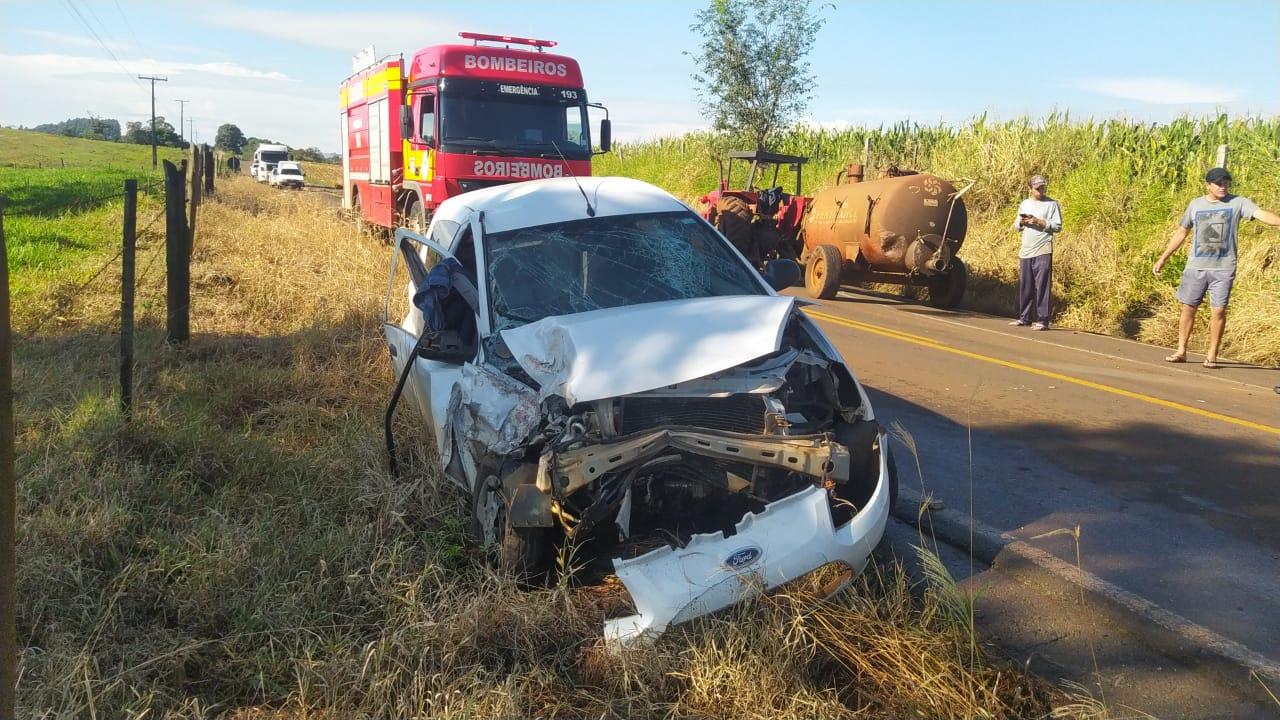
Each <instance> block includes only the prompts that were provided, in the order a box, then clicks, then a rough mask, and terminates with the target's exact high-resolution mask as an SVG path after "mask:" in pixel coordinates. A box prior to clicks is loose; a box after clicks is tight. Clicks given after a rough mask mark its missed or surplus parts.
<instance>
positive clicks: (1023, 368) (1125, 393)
mask: <svg viewBox="0 0 1280 720" xmlns="http://www.w3.org/2000/svg"><path fill="white" fill-rule="evenodd" d="M807 315H808V316H809V317H810V318H811V319H813V320H814V321H822V322H828V323H831V324H833V325H838V326H842V327H846V328H849V329H851V330H860V331H862V332H867V333H871V334H873V335H881V336H883V337H887V338H891V339H894V340H899V341H902V342H905V343H912V344H914V345H919V346H921V347H927V348H932V349H934V350H937V351H939V352H946V353H951V354H953V355H959V356H961V357H965V358H969V359H971V360H978V361H980V362H985V363H990V364H992V365H998V366H1001V367H1005V368H1008V369H1010V370H1017V371H1020V372H1025V373H1028V374H1030V375H1039V376H1041V377H1047V378H1050V379H1053V380H1057V381H1059V382H1066V383H1071V384H1072V385H1078V386H1080V387H1085V388H1090V389H1092V390H1097V391H1098V392H1103V393H1107V394H1109V395H1115V396H1117V397H1124V398H1128V399H1130V400H1137V401H1139V402H1144V403H1147V404H1149V405H1156V406H1158V407H1165V408H1169V409H1171V410H1177V411H1179V412H1184V413H1187V414H1190V415H1197V416H1199V417H1203V418H1208V419H1210V420H1217V421H1218V422H1222V423H1227V424H1230V425H1236V426H1239V427H1243V428H1247V429H1249V430H1255V431H1258V432H1263V433H1268V434H1271V435H1280V427H1273V426H1271V425H1264V424H1262V423H1258V422H1254V421H1252V420H1245V419H1244V418H1238V417H1235V416H1232V415H1227V414H1225V413H1220V412H1215V411H1212V410H1205V409H1203V408H1198V407H1194V406H1192V405H1186V404H1183V403H1180V402H1175V401H1173V400H1165V399H1164V398H1159V397H1156V396H1154V395H1147V394H1146V393H1141V392H1136V391H1133V390H1125V389H1124V388H1120V387H1115V386H1113V385H1107V384H1106V383H1100V382H1095V381H1093V380H1086V379H1084V378H1078V377H1075V376H1074V375H1067V374H1064V373H1060V372H1056V371H1054V370H1045V369H1044V368H1040V367H1036V366H1034V365H1027V364H1025V363H1019V362H1015V361H1013V360H1005V359H1003V358H998V357H993V356H991V355H983V354H982V353H977V352H972V351H969V350H962V349H960V348H955V347H951V346H950V345H947V344H945V343H940V342H937V341H935V340H931V339H929V338H926V337H922V336H919V335H913V334H911V333H907V332H902V331H899V330H891V329H889V328H885V327H881V326H879V325H874V324H871V323H866V322H862V321H861V320H850V319H848V318H843V317H840V316H838V315H830V314H828V313H824V312H821V311H817V310H810V311H808V312H807Z"/></svg>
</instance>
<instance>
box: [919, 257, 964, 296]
mask: <svg viewBox="0 0 1280 720" xmlns="http://www.w3.org/2000/svg"><path fill="white" fill-rule="evenodd" d="M968 275H969V273H968V270H967V269H966V268H965V266H964V263H963V262H962V261H961V260H960V258H955V259H953V260H952V261H951V267H950V268H948V269H947V274H946V275H943V276H941V277H937V278H930V280H929V287H928V290H929V304H930V305H932V306H933V307H936V308H953V307H955V306H957V305H959V304H960V300H961V298H963V297H964V288H965V284H966V282H967V280H968Z"/></svg>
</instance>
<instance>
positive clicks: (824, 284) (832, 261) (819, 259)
mask: <svg viewBox="0 0 1280 720" xmlns="http://www.w3.org/2000/svg"><path fill="white" fill-rule="evenodd" d="M843 267H844V260H843V258H841V257H840V251H839V250H837V249H836V248H835V246H834V245H819V246H817V247H816V248H814V249H813V252H811V253H810V254H809V262H807V263H805V267H804V287H805V290H807V291H808V293H809V297H813V298H820V299H822V300H830V299H831V298H833V297H835V296H836V293H838V292H840V272H841V270H842V269H843Z"/></svg>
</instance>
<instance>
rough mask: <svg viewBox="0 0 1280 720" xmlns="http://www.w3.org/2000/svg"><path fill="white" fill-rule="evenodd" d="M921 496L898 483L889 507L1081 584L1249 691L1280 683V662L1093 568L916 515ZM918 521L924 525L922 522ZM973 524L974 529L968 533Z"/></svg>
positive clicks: (993, 561)
mask: <svg viewBox="0 0 1280 720" xmlns="http://www.w3.org/2000/svg"><path fill="white" fill-rule="evenodd" d="M921 502H923V498H922V497H921V496H920V494H919V493H918V492H916V491H915V490H912V489H910V488H907V487H902V488H900V490H899V500H898V504H897V506H896V507H895V508H894V510H893V516H894V517H896V518H898V519H899V520H902V521H903V522H906V523H907V524H908V525H911V526H913V527H917V528H920V529H922V530H924V531H926V532H932V533H934V534H936V535H937V536H938V537H940V538H941V539H942V540H944V541H945V542H947V543H949V544H951V545H954V546H956V547H959V548H961V549H964V550H970V551H972V552H973V553H974V557H975V558H976V559H979V560H981V561H982V562H984V563H986V564H987V565H990V566H991V567H992V568H995V569H998V567H999V563H998V562H997V560H998V558H999V556H1000V555H1002V554H1004V553H1010V554H1013V555H1016V556H1017V557H1018V558H1020V559H1022V560H1025V561H1027V562H1029V563H1031V564H1033V565H1035V566H1036V567H1038V568H1039V569H1040V570H1042V571H1044V572H1045V573H1048V574H1049V575H1050V576H1052V577H1053V578H1055V579H1057V580H1059V581H1061V582H1065V583H1067V584H1069V585H1071V586H1073V587H1076V588H1080V589H1082V590H1083V591H1084V592H1086V593H1088V594H1089V596H1090V597H1092V598H1094V599H1095V600H1098V601H1101V602H1103V603H1105V604H1106V605H1107V606H1109V607H1111V608H1113V609H1115V610H1118V611H1120V612H1122V613H1125V614H1127V615H1129V616H1130V617H1132V618H1135V619H1137V620H1138V622H1136V623H1129V627H1130V628H1131V629H1133V630H1134V632H1135V634H1137V635H1139V636H1141V637H1142V638H1143V639H1144V640H1146V641H1147V642H1149V643H1150V644H1151V645H1152V646H1153V647H1156V648H1160V649H1162V650H1164V651H1166V652H1167V653H1168V654H1169V655H1171V656H1173V657H1181V658H1184V659H1186V660H1188V661H1189V662H1191V663H1204V661H1205V660H1206V659H1208V660H1216V662H1208V663H1204V664H1205V665H1206V666H1209V667H1210V669H1212V670H1215V671H1216V674H1217V675H1219V676H1220V677H1221V678H1222V679H1223V680H1224V681H1225V682H1227V683H1228V684H1229V685H1231V686H1232V687H1235V688H1236V689H1237V690H1240V691H1244V692H1247V694H1248V695H1249V696H1253V695H1255V694H1256V693H1257V692H1258V691H1260V690H1262V687H1261V686H1260V685H1259V682H1258V681H1259V680H1261V681H1263V682H1266V683H1267V684H1268V685H1270V686H1272V687H1276V686H1280V663H1277V662H1275V661H1272V660H1271V659H1270V658H1268V657H1266V656H1265V655H1262V654H1261V653H1259V652H1257V651H1255V650H1251V649H1250V648H1248V647H1246V646H1245V645H1242V644H1241V643H1238V642H1236V641H1235V640H1231V639H1229V638H1226V637H1223V636H1221V635H1219V634H1218V633H1215V632H1214V631H1212V630H1210V629H1208V628H1206V627H1204V626H1203V625H1199V624H1197V623H1194V622H1192V621H1191V620H1188V619H1187V618H1185V617H1182V616H1181V615H1179V614H1177V613H1175V612H1173V611H1171V610H1168V609H1166V608H1163V607H1161V606H1159V605H1157V604H1155V603H1153V602H1151V601H1150V600H1147V599H1146V598H1143V597H1141V596H1139V595H1136V594H1134V593H1132V592H1130V591H1128V590H1125V589H1123V588H1121V587H1119V586H1116V585H1114V584H1112V583H1111V582H1109V581H1107V580H1104V579H1102V578H1100V577H1098V576H1097V575H1094V574H1093V573H1090V572H1087V571H1084V570H1081V569H1080V568H1078V567H1076V566H1075V565H1073V564H1071V563H1069V562H1067V561H1065V560H1062V559H1061V558H1059V557H1057V556H1056V555H1053V554H1052V553H1050V552H1048V551H1046V550H1042V549H1040V548H1038V547H1035V546H1033V545H1030V544H1028V543H1027V542H1026V541H1024V540H1021V539H1019V538H1016V537H1013V536H1011V535H1009V534H1008V533H1003V532H1001V531H999V530H997V529H995V528H993V527H991V526H989V525H986V524H984V523H982V522H978V521H974V522H972V523H971V522H970V521H969V519H968V518H966V517H964V516H963V515H962V514H960V513H959V512H958V511H956V510H951V509H942V510H926V511H925V512H924V513H922V514H921V515H920V516H919V517H917V516H916V515H915V514H914V511H915V509H916V508H918V507H920V504H921ZM922 518H923V520H924V522H923V523H922V522H921V519H922ZM921 525H924V526H925V527H923V528H921ZM971 530H972V534H970V533H971ZM970 538H972V541H973V544H972V546H970ZM1161 630H1163V631H1164V632H1161ZM1224 665H1225V667H1224ZM1228 668H1232V669H1235V670H1237V671H1242V672H1240V673H1238V674H1237V673H1232V672H1227V669H1228ZM1239 675H1243V677H1240V676H1239ZM1254 675H1256V676H1257V678H1258V679H1257V680H1255V679H1254V678H1253V676H1254Z"/></svg>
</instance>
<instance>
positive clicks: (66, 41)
mask: <svg viewBox="0 0 1280 720" xmlns="http://www.w3.org/2000/svg"><path fill="white" fill-rule="evenodd" d="M21 32H22V33H23V34H24V35H30V36H31V37H34V38H38V39H40V40H42V41H44V42H46V43H52V44H53V45H55V46H57V47H59V48H63V47H66V46H71V47H84V48H101V47H102V46H103V45H105V46H106V47H107V49H109V50H111V51H112V52H115V53H121V52H125V51H127V50H132V49H133V45H129V44H126V43H118V42H114V41H112V40H105V41H103V43H102V45H99V44H98V41H97V40H94V39H93V38H91V37H85V36H83V35H71V34H69V33H60V32H54V31H52V30H34V29H30V28H23V29H22V30H21Z"/></svg>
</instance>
